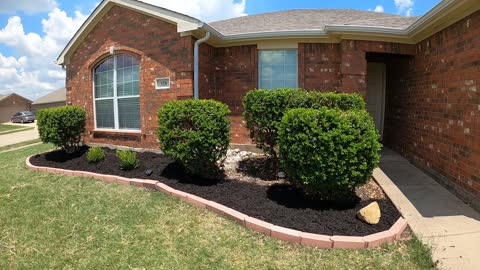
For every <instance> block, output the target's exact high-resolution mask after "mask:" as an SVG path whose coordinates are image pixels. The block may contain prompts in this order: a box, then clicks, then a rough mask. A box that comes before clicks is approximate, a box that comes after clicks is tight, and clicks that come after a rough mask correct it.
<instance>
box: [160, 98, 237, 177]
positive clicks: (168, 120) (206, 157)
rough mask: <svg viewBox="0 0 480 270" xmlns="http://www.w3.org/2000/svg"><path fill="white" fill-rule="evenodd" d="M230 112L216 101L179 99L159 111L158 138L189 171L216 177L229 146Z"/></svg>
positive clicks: (168, 153) (173, 157) (168, 152)
mask: <svg viewBox="0 0 480 270" xmlns="http://www.w3.org/2000/svg"><path fill="white" fill-rule="evenodd" d="M229 114H230V110H229V109H228V107H227V105H225V104H223V103H221V102H218V101H214V100H179V101H170V102H167V103H165V104H164V105H163V106H162V108H161V109H160V110H159V111H158V123H159V129H158V138H159V140H160V146H161V149H162V151H163V152H164V153H165V154H166V155H167V156H169V157H170V158H172V159H174V160H176V161H178V162H179V163H180V164H181V165H183V167H184V168H185V170H186V172H187V173H189V174H192V175H199V176H202V177H210V176H215V175H216V174H217V173H218V172H219V170H220V168H221V166H222V165H223V160H224V159H225V157H226V154H227V149H228V146H229V144H230V121H229V119H228V117H227V116H228V115H229Z"/></svg>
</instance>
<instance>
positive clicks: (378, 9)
mask: <svg viewBox="0 0 480 270" xmlns="http://www.w3.org/2000/svg"><path fill="white" fill-rule="evenodd" d="M373 11H375V12H380V13H383V12H384V9H383V6H382V5H377V6H376V7H375V9H374V10H373Z"/></svg>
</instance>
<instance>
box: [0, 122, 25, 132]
mask: <svg viewBox="0 0 480 270" xmlns="http://www.w3.org/2000/svg"><path fill="white" fill-rule="evenodd" d="M21 128H24V127H22V126H16V125H9V124H0V132H4V131H10V130H15V129H21Z"/></svg>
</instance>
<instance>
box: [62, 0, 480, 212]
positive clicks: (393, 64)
mask: <svg viewBox="0 0 480 270" xmlns="http://www.w3.org/2000/svg"><path fill="white" fill-rule="evenodd" d="M479 9H480V5H479V4H478V0H459V1H457V0H444V1H442V2H441V3H440V4H438V5H437V6H436V7H434V8H433V9H432V10H431V11H429V12H428V13H427V14H425V15H424V16H422V17H402V16H397V15H390V14H382V13H374V12H368V11H355V10H291V11H282V12H273V13H266V14H260V15H254V16H245V17H240V18H234V19H230V20H224V21H219V22H213V23H209V24H207V23H204V22H202V21H200V20H197V19H195V18H192V17H189V16H186V15H183V14H179V13H176V12H173V11H170V10H167V9H164V8H161V7H158V6H153V5H149V4H146V3H143V2H140V1H135V0H104V1H103V2H102V3H101V4H100V5H99V6H98V7H97V9H95V11H94V12H93V13H92V15H91V16H90V17H89V18H88V19H87V21H86V22H85V23H84V24H83V25H82V27H81V28H80V29H79V30H78V32H77V33H76V34H75V36H74V37H73V38H72V40H71V41H70V42H69V43H68V45H67V46H66V48H65V49H64V50H63V52H62V53H61V55H60V56H59V57H58V59H57V63H58V64H60V65H62V66H63V67H65V68H66V71H67V79H66V88H67V103H68V104H72V105H78V106H81V107H84V108H85V109H86V110H87V113H88V122H87V132H86V134H85V141H86V142H88V143H107V144H116V145H125V146H132V147H140V148H158V141H157V137H156V133H155V130H156V128H157V119H156V112H157V110H158V109H159V108H160V107H161V106H162V104H163V103H164V102H166V101H169V100H177V99H185V98H192V97H194V96H195V97H196V96H198V97H199V98H212V99H217V100H220V101H222V102H224V103H226V104H228V105H229V107H230V109H231V110H232V116H231V122H232V130H231V133H232V142H233V143H236V144H249V143H250V140H249V137H248V132H247V130H246V129H245V128H244V122H243V119H242V116H241V113H242V103H241V100H242V97H243V95H244V94H245V93H246V92H247V91H248V90H251V89H254V88H271V87H301V88H305V89H309V90H313V89H316V90H320V91H338V92H357V93H360V94H361V95H362V96H363V97H364V98H365V100H366V102H367V107H368V111H369V112H370V113H371V115H372V117H373V119H374V121H375V124H376V126H377V128H378V129H379V131H380V133H381V134H382V139H383V143H384V144H385V145H386V146H388V147H390V148H392V149H395V150H396V151H398V152H400V153H401V154H402V155H404V156H405V157H407V158H408V159H409V160H411V161H412V162H414V163H415V164H417V166H419V167H421V168H423V169H424V170H426V171H427V172H429V173H431V174H432V175H434V176H435V177H436V179H437V180H438V181H439V182H441V183H443V184H444V185H446V186H448V187H450V188H451V190H454V191H455V192H456V193H457V194H458V195H460V196H461V197H462V198H463V199H465V200H466V201H468V202H470V203H473V204H474V205H477V206H478V205H480V11H479ZM197 47H198V50H197V49H196V48H197ZM196 63H198V65H196Z"/></svg>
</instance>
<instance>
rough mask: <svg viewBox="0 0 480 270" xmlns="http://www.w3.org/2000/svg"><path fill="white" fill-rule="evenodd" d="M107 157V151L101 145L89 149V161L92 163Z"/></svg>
mask: <svg viewBox="0 0 480 270" xmlns="http://www.w3.org/2000/svg"><path fill="white" fill-rule="evenodd" d="M104 159H105V151H103V149H102V148H101V147H98V146H94V147H92V148H90V149H88V151H87V161H88V162H90V163H98V162H100V161H102V160H104Z"/></svg>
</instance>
